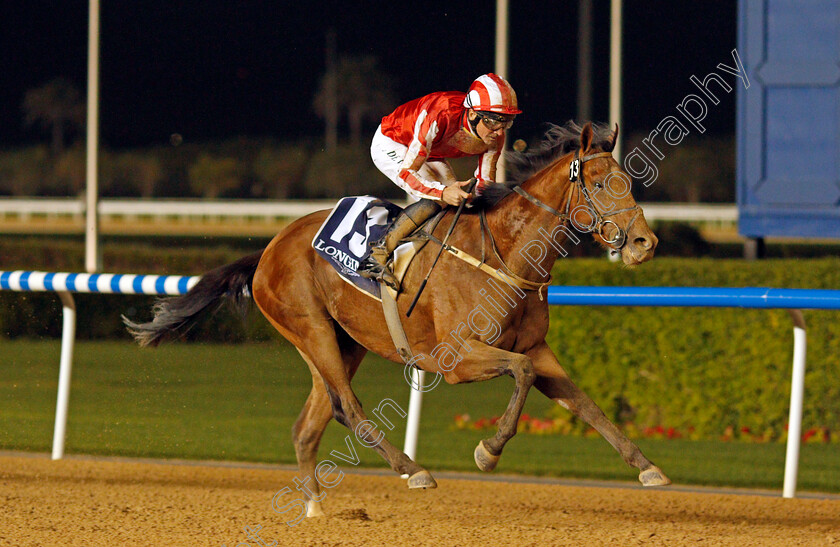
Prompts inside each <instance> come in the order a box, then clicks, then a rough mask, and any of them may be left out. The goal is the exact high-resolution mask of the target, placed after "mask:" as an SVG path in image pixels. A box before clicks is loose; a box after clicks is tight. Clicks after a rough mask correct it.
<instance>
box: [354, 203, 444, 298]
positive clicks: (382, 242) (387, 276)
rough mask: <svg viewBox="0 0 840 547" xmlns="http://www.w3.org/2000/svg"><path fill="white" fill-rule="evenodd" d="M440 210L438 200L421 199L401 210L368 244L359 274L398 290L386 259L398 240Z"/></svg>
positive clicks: (398, 284)
mask: <svg viewBox="0 0 840 547" xmlns="http://www.w3.org/2000/svg"><path fill="white" fill-rule="evenodd" d="M440 210H441V206H440V204H439V203H438V202H436V201H432V200H430V199H421V200H420V201H418V202H416V203H412V204H411V205H409V206H408V207H406V208H405V209H403V210H402V212H400V214H399V215H397V218H395V219H394V222H392V223H391V225H390V226H389V227H388V229H387V230H386V231H385V233H384V234H383V235H382V237H380V238H379V239H378V240H377V241H375V242H373V243H372V244H371V246H370V252H369V253H368V254H367V256H365V257H363V258H362V261H361V263H360V264H359V269H358V270H357V271H358V272H359V275H361V276H362V277H367V278H369V279H376V280H378V281H381V282H383V283H385V284H386V285H388V286H389V287H391V288H392V289H394V290H395V291H398V290H400V283H399V281H397V278H396V277H395V276H394V273H393V272H392V271H391V269H390V268H389V267H388V259H389V258H390V256H391V253H393V252H394V249H396V248H397V245H398V244H399V242H400V241H402V240H403V239H405V238H406V237H408V236H409V235H411V234H412V233H413V232H414V230H416V229H417V228H419V227H420V226H421V225H422V224H423V223H424V222H426V221H427V220H428V219H430V218H431V217H432V216H434V215H435V214H437V213H438V212H439V211H440Z"/></svg>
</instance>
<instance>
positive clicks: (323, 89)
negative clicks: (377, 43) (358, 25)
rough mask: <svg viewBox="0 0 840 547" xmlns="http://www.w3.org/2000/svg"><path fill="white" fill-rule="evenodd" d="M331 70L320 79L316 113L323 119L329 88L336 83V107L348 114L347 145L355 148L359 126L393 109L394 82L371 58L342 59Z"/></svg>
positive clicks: (369, 56) (360, 136)
mask: <svg viewBox="0 0 840 547" xmlns="http://www.w3.org/2000/svg"><path fill="white" fill-rule="evenodd" d="M333 70H334V72H333V71H327V72H326V73H325V74H324V75H323V76H322V78H321V84H320V86H319V88H318V91H317V93H316V94H315V98H314V100H313V105H314V107H315V112H316V113H318V115H319V116H321V117H322V118H326V116H327V115H328V107H329V104H328V99H329V95H328V94H329V86H330V85H332V84H333V82H335V83H334V85H335V93H336V102H337V107H338V108H339V110H340V111H342V112H346V113H347V121H348V125H349V127H350V142H351V143H352V144H353V145H354V146H356V145H359V144H360V143H361V141H362V124H363V123H364V122H365V121H368V120H370V121H375V120H378V119H379V118H381V117H382V116H384V115H385V114H387V113H388V112H389V111H390V110H391V108H393V105H394V95H393V92H392V89H393V81H392V79H391V78H390V77H389V76H388V75H386V74H385V73H383V72H382V71H380V70H379V68H378V67H377V60H376V58H375V57H373V56H371V55H366V56H363V57H352V56H342V57H341V59H339V61H338V63H337V65H336V66H335V68H334V69H333Z"/></svg>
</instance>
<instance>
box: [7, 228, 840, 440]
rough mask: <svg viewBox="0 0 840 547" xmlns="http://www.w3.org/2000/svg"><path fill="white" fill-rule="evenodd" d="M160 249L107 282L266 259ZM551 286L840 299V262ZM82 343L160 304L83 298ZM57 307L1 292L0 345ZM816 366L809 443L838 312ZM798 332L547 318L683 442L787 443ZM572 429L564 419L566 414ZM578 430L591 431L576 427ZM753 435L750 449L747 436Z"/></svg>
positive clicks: (630, 403)
mask: <svg viewBox="0 0 840 547" xmlns="http://www.w3.org/2000/svg"><path fill="white" fill-rule="evenodd" d="M264 244H265V242H264V241H255V242H254V244H253V246H252V248H250V249H244V248H236V249H233V248H226V247H217V248H212V249H202V248H194V247H193V248H190V247H186V248H180V247H170V248H163V247H162V246H161V245H159V244H157V243H149V244H148V245H143V244H137V243H135V244H131V245H123V244H106V245H105V246H104V249H103V255H104V265H105V270H106V271H108V272H116V273H119V272H137V273H160V274H184V275H188V274H189V275H192V274H201V273H204V272H206V271H208V270H210V269H212V268H214V267H216V266H219V265H221V264H226V263H229V262H232V261H233V260H235V259H237V258H239V257H241V256H243V255H245V254H247V253H248V252H252V251H253V250H258V249H260V248H261V247H262V246H263V245H264ZM0 257H2V258H1V259H0V260H1V261H0V269H4V270H11V269H39V270H47V271H81V270H80V268H81V267H82V264H83V245H82V243H81V242H79V241H70V240H67V241H57V242H50V243H49V244H47V243H45V242H44V241H43V240H38V239H31V240H30V239H25V238H24V239H14V238H11V239H6V240H0ZM553 273H554V283H556V284H565V285H606V286H609V285H636V286H727V287H743V286H764V287H801V288H825V289H833V288H838V287H840V260H838V259H835V258H823V259H808V260H802V259H800V260H788V259H773V260H764V261H758V262H747V261H743V260H713V259H699V260H698V259H679V258H664V259H663V258H659V259H656V260H654V261H652V262H650V263H648V264H644V265H642V266H640V267H637V268H633V269H628V268H624V267H622V266H619V265H616V264H611V263H609V262H607V261H606V260H603V259H562V260H559V261H558V262H557V264H556V266H555V268H554V272H553ZM75 298H76V303H77V307H78V308H79V314H78V321H79V324H78V336H79V338H81V339H103V338H128V335H127V334H126V332H125V329H124V328H123V326H122V323H121V321H120V315H121V314H125V315H127V316H129V317H130V318H132V319H135V320H147V319H149V318H150V309H151V305H152V303H153V301H154V298H152V297H126V296H102V295H84V294H77V295H76V296H75ZM60 309H61V308H60V304H59V301H58V298H57V297H56V295H55V294H52V293H11V292H8V291H0V336H2V337H21V336H26V337H44V336H48V337H57V336H59V333H60V330H61V313H60ZM805 318H806V321H807V323H808V366H807V379H806V393H805V401H806V406H805V422H804V427H805V429H806V430H807V429H810V428H815V427H822V428H828V431H830V432H833V433H834V434H835V435H836V433H837V432H838V431H840V363H838V358H837V356H838V355H840V326H838V325H840V322H838V315H837V312H832V311H806V312H805ZM791 333H792V329H791V321H790V319H789V317H788V314H787V312H785V311H783V310H743V309H711V308H641V307H639V308H626V307H624V308H622V307H619V308H612V307H564V306H554V307H552V309H551V326H550V329H549V335H548V341H549V344H550V345H551V347H552V348H553V349H554V350H555V352H556V354H557V356H558V358H559V359H560V362H561V364H562V365H563V366H564V367H565V368H566V370H567V371H568V372H569V373H570V374H571V376H572V378H573V379H574V380H575V382H577V383H578V385H580V386H581V387H582V388H583V389H584V390H585V391H586V392H587V393H589V395H590V396H592V398H593V399H595V401H597V402H598V404H599V405H601V407H602V408H603V409H604V411H605V412H606V413H607V414H608V415H609V416H610V417H611V418H613V419H614V420H616V421H617V422H619V423H626V424H628V427H629V428H631V429H633V428H635V429H636V430H638V431H642V430H643V429H644V428H648V427H656V426H663V427H664V428H670V427H673V428H675V430H677V431H680V432H683V433H684V434H685V435H686V436H693V437H697V438H708V437H710V436H717V435H721V434H723V433H724V432H727V431H731V432H732V434H733V435H734V436H735V437H738V436H743V437H749V438H753V437H764V438H766V439H779V438H783V437H784V435H785V424H786V422H787V412H788V402H789V393H790V366H791V360H792V335H791ZM273 336H276V334H275V333H274V331H273V329H271V327H270V326H269V325H268V323H267V322H266V321H265V320H264V319H263V318H262V316H261V315H260V313H259V312H258V311H256V310H254V311H253V312H252V313H251V315H250V318H249V320H248V321H246V322H244V323H243V322H242V321H240V319H239V318H238V317H232V316H231V315H230V314H229V313H224V312H223V313H221V314H219V315H217V316H216V317H214V318H212V319H210V320H209V321H207V322H206V323H205V324H203V325H200V326H198V327H197V328H195V329H193V330H192V331H191V332H190V334H189V337H188V338H189V339H191V340H197V341H228V342H238V341H243V340H263V339H268V338H271V337H273ZM561 415H563V416H565V415H566V414H561ZM576 427H577V428H578V430H582V427H581V426H580V425H579V424H577V425H576ZM742 428H748V429H749V432H750V433H749V435H747V434H746V433H742Z"/></svg>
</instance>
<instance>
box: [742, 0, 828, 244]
mask: <svg viewBox="0 0 840 547" xmlns="http://www.w3.org/2000/svg"><path fill="white" fill-rule="evenodd" d="M738 19H739V21H738V53H739V54H740V57H741V60H742V62H743V64H744V68H745V69H746V72H747V75H748V77H749V80H750V84H751V85H750V87H749V89H743V88H739V90H738V114H737V143H738V161H737V164H738V168H737V180H738V187H737V201H738V212H739V226H738V231H739V232H740V234H741V235H743V236H747V237H750V238H762V237H766V236H799V237H830V238H840V2H838V1H837V0H739V2H738Z"/></svg>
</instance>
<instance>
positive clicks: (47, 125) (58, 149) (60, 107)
mask: <svg viewBox="0 0 840 547" xmlns="http://www.w3.org/2000/svg"><path fill="white" fill-rule="evenodd" d="M23 111H24V123H25V124H26V126H31V125H35V124H36V123H37V124H38V125H40V126H41V127H43V128H44V129H47V130H49V131H50V132H51V134H52V153H53V155H54V156H56V157H58V156H60V155H61V153H62V152H63V151H64V135H65V134H66V133H67V132H69V131H70V130H71V129H81V128H82V127H84V122H85V105H84V104H83V103H82V99H81V94H80V93H79V90H78V89H77V88H76V86H74V85H73V84H72V83H70V82H69V81H67V80H65V79H63V78H56V79H55V80H52V81H50V82H48V83H46V84H44V85H42V86H41V87H38V88H35V89H30V90H29V91H27V92H26V95H25V96H24V99H23Z"/></svg>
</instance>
